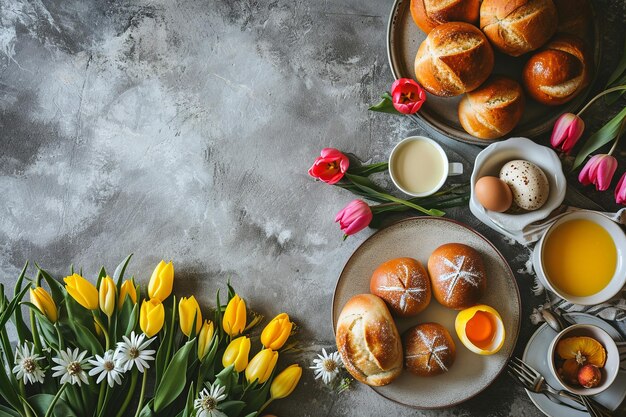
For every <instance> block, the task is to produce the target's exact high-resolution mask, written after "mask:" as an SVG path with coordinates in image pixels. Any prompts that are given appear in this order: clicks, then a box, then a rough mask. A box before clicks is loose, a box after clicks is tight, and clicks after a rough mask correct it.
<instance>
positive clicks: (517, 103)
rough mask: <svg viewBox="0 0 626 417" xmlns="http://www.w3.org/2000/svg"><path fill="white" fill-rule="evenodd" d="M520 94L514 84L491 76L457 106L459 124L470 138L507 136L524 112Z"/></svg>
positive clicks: (514, 82)
mask: <svg viewBox="0 0 626 417" xmlns="http://www.w3.org/2000/svg"><path fill="white" fill-rule="evenodd" d="M524 104H525V99H524V92H523V91H522V86H521V85H519V83H518V82H517V81H514V80H512V79H510V78H506V77H502V76H493V77H491V78H490V79H489V80H487V82H485V83H484V84H483V85H481V86H480V87H479V88H478V89H476V90H474V91H471V92H469V93H465V96H463V98H462V99H461V102H460V103H459V121H460V122H461V126H463V129H465V131H466V132H467V133H469V134H470V135H473V136H476V137H477V138H481V139H495V138H499V137H502V136H504V135H506V134H507V133H509V132H510V131H511V130H513V128H514V127H515V126H516V125H517V123H518V122H519V121H520V119H521V118H522V114H523V113H524Z"/></svg>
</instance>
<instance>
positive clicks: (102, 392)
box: [96, 378, 108, 410]
mask: <svg viewBox="0 0 626 417" xmlns="http://www.w3.org/2000/svg"><path fill="white" fill-rule="evenodd" d="M106 387H108V385H107V379H106V378H104V380H103V381H102V382H101V383H100V392H99V393H98V408H96V410H101V409H102V403H104V395H105V392H106V391H105V390H106Z"/></svg>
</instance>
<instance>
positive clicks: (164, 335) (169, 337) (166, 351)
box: [155, 297, 176, 386]
mask: <svg viewBox="0 0 626 417" xmlns="http://www.w3.org/2000/svg"><path fill="white" fill-rule="evenodd" d="M164 307H165V322H164V323H163V329H161V345H160V346H159V349H158V351H157V355H156V359H155V364H156V365H155V368H156V385H157V386H158V385H159V384H160V382H161V378H162V377H163V373H164V372H165V369H166V368H167V365H168V363H169V360H170V351H171V349H172V344H173V339H174V324H175V323H176V297H172V298H171V301H170V302H169V304H166V305H165V306H164Z"/></svg>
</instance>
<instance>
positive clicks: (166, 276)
mask: <svg viewBox="0 0 626 417" xmlns="http://www.w3.org/2000/svg"><path fill="white" fill-rule="evenodd" d="M173 286H174V265H173V264H172V262H168V263H165V261H163V260H162V261H161V262H159V264H158V265H157V267H156V268H154V272H152V277H151V278H150V282H149V283H148V295H149V296H150V298H156V299H157V300H159V301H161V302H162V301H165V299H166V298H167V297H169V296H170V294H171V293H172V287H173Z"/></svg>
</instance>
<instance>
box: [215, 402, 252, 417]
mask: <svg viewBox="0 0 626 417" xmlns="http://www.w3.org/2000/svg"><path fill="white" fill-rule="evenodd" d="M245 406H246V403H245V402H243V401H224V402H223V403H219V406H218V408H219V409H220V410H221V411H222V412H224V413H226V414H227V415H229V416H238V415H239V413H241V410H243V409H244V407H245Z"/></svg>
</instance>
